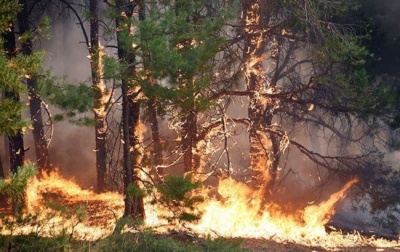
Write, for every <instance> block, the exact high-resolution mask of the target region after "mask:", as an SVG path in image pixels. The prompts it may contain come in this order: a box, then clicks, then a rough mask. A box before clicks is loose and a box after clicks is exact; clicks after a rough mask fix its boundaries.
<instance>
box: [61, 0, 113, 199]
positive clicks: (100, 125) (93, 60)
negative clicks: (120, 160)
mask: <svg viewBox="0 0 400 252" xmlns="http://www.w3.org/2000/svg"><path fill="white" fill-rule="evenodd" d="M61 2H62V3H63V4H65V6H66V8H67V9H69V10H71V11H72V13H73V14H74V16H75V17H76V19H77V20H78V24H79V26H80V28H81V30H82V34H83V37H84V41H85V44H86V46H87V48H88V51H89V59H90V68H91V79H92V85H91V89H92V93H93V100H92V101H89V102H88V101H80V102H78V103H79V105H83V106H80V107H78V108H75V107H74V106H73V104H70V105H67V104H66V105H65V107H68V109H71V108H72V109H73V110H76V109H77V110H78V112H83V111H84V110H85V109H86V108H87V105H89V104H92V105H93V107H92V109H93V114H94V127H95V154H96V172H97V187H96V191H97V192H103V191H104V190H105V189H106V183H105V176H106V171H107V162H106V161H107V148H106V138H107V123H106V114H107V111H108V109H109V108H110V106H109V105H110V101H111V99H110V92H109V90H108V88H107V85H106V83H105V81H104V77H103V71H104V68H103V56H104V52H103V48H102V46H101V45H100V37H99V31H100V28H99V21H100V18H99V1H95V0H91V1H90V2H89V7H88V8H89V10H88V15H89V23H90V33H88V32H87V30H86V27H85V24H84V22H85V20H86V19H85V17H84V14H80V13H79V10H80V9H81V8H82V7H85V6H82V5H80V4H78V3H74V2H69V1H66V0H62V1H61ZM55 4H58V3H57V2H55ZM82 12H83V13H84V11H83V10H82ZM88 34H89V35H88ZM70 88H71V89H72V91H76V88H73V87H72V86H71V87H70ZM82 88H83V89H85V88H84V87H83V86H82V85H79V88H78V90H79V89H82ZM84 91H85V92H86V93H89V92H88V91H86V90H84ZM72 93H73V92H71V94H72ZM65 94H66V95H68V94H67V93H65ZM67 100H68V98H67ZM71 105H72V106H71ZM74 115H75V113H74ZM88 121H90V120H85V119H84V122H83V124H84V125H85V123H86V122H88Z"/></svg>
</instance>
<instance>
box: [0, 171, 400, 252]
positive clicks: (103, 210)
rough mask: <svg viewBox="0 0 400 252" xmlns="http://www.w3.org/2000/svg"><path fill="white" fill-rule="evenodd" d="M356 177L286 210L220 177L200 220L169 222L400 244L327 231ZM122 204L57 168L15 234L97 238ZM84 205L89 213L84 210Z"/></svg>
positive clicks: (344, 243)
mask: <svg viewBox="0 0 400 252" xmlns="http://www.w3.org/2000/svg"><path fill="white" fill-rule="evenodd" d="M355 183H357V179H353V180H351V181H349V182H348V183H347V184H346V185H345V186H344V187H343V188H342V189H341V190H339V191H338V192H336V193H334V194H332V195H331V196H330V197H329V199H327V200H326V201H323V202H321V203H320V204H318V205H309V206H307V207H306V208H304V209H303V210H299V211H297V212H296V213H292V214H285V213H283V211H282V210H281V209H280V207H279V206H277V205H273V204H271V205H267V206H262V205H261V204H262V202H261V197H260V192H258V191H254V190H252V189H251V188H250V187H248V186H247V185H245V184H243V183H241V182H237V181H234V180H233V179H225V180H222V181H220V183H219V187H218V194H219V195H218V197H211V198H210V197H209V198H207V196H206V195H209V194H210V190H209V189H207V188H203V189H201V190H200V191H199V192H198V194H201V195H202V196H203V197H205V198H206V200H205V201H204V202H203V203H202V204H201V205H199V206H198V211H199V212H201V213H202V218H201V219H200V220H199V221H198V222H197V223H193V224H186V225H183V226H178V224H177V225H172V226H171V224H169V225H168V227H169V228H173V229H180V228H183V229H186V230H190V231H191V232H193V233H196V234H198V235H199V236H208V237H217V236H223V237H242V238H260V239H271V240H275V241H278V242H294V243H298V244H303V245H308V246H320V247H324V248H329V249H335V248H339V247H352V246H362V245H369V246H375V247H380V248H385V247H392V248H393V247H398V246H399V242H398V241H397V242H396V241H388V240H384V239H375V238H365V237H362V236H361V235H360V234H358V233H354V234H342V233H340V232H329V233H328V232H327V231H326V229H325V225H326V224H327V223H328V221H329V220H330V218H331V217H332V216H333V215H334V213H335V209H334V208H335V205H336V203H338V202H339V201H340V200H342V199H343V198H344V197H345V194H346V192H347V190H348V189H349V188H350V187H351V186H352V185H354V184H355ZM217 198H218V199H217ZM148 202H150V200H148ZM123 204H124V201H123V197H122V196H121V195H120V194H118V193H102V194H95V193H93V192H92V191H90V190H85V189H82V188H81V187H79V186H78V185H77V184H76V183H74V182H73V181H69V180H66V179H64V178H62V177H61V176H60V175H59V174H58V173H56V172H54V173H51V174H50V175H49V176H44V177H43V178H42V179H41V180H38V179H34V180H33V181H31V182H30V183H29V187H28V190H27V211H26V214H27V215H28V214H32V215H37V219H36V221H35V223H37V224H36V225H31V222H28V223H26V225H25V226H19V227H18V228H15V229H14V230H13V231H12V232H13V234H14V235H18V234H27V233H31V232H35V233H37V234H39V235H42V236H54V235H56V234H60V233H66V234H72V236H73V237H74V238H76V239H82V240H96V239H99V238H102V237H105V236H107V235H109V234H110V233H111V232H112V231H113V229H114V227H115V224H116V220H117V219H118V218H120V217H122V214H123V209H124V206H123ZM57 205H58V207H57ZM62 206H64V207H65V209H63V207H62ZM82 208H83V210H82ZM81 210H82V212H85V214H81V213H80V211H81ZM169 213H170V212H169V211H168V210H166V209H163V208H162V207H160V206H158V205H151V204H150V203H147V204H146V217H147V218H146V225H147V226H151V227H153V228H155V229H156V230H158V231H160V232H162V230H163V229H162V227H163V226H164V225H165V224H166V223H167V222H166V221H165V220H163V219H162V218H161V217H160V216H163V215H168V214H169ZM3 226H4V225H3ZM2 234H10V230H5V229H4V228H3V230H2Z"/></svg>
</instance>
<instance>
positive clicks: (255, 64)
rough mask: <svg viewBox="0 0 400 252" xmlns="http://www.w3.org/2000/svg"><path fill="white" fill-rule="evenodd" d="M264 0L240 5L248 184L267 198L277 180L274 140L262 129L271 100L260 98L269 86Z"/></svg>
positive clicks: (268, 120) (267, 121)
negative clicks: (246, 98) (246, 101)
mask: <svg viewBox="0 0 400 252" xmlns="http://www.w3.org/2000/svg"><path fill="white" fill-rule="evenodd" d="M268 3H269V1H267V0H245V1H243V3H242V7H243V20H244V36H245V38H244V55H243V56H244V60H245V81H246V88H247V91H249V93H250V95H249V105H248V117H249V120H250V122H251V126H250V129H249V142H250V167H251V169H252V181H253V185H254V186H255V187H256V188H260V189H261V190H263V191H264V192H265V194H266V197H268V196H270V192H271V190H272V187H273V186H274V184H275V181H276V177H277V168H278V167H277V163H276V162H277V159H276V155H275V152H274V151H275V150H276V147H277V146H276V141H275V139H274V137H273V136H272V135H271V134H269V133H267V132H266V131H265V130H264V129H265V128H266V127H268V126H270V125H271V122H272V117H273V101H272V100H268V99H266V98H264V97H262V95H260V94H261V92H262V90H264V89H265V88H268V87H269V85H270V83H267V82H266V81H265V79H264V72H263V65H262V61H263V54H264V51H265V49H266V44H267V42H266V41H267V39H268V38H266V34H267V33H266V31H267V29H268V14H267V11H268V8H269V7H268Z"/></svg>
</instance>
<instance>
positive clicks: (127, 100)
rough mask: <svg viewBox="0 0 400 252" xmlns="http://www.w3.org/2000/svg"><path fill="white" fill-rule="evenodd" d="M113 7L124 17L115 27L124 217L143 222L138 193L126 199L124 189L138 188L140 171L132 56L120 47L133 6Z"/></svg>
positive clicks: (119, 2) (120, 1)
mask: <svg viewBox="0 0 400 252" xmlns="http://www.w3.org/2000/svg"><path fill="white" fill-rule="evenodd" d="M116 7H117V9H118V10H119V11H121V10H123V12H124V15H121V16H118V17H117V18H116V26H117V27H118V32H117V42H118V58H119V60H120V61H121V62H122V63H123V64H126V67H125V70H124V72H123V73H122V86H121V90H122V130H123V141H124V147H123V152H124V171H125V179H124V187H125V211H124V215H125V216H133V217H134V218H138V219H141V220H143V219H144V216H145V212H144V204H143V197H142V195H141V194H140V193H138V194H137V195H129V193H128V191H127V189H128V187H129V186H137V187H139V184H138V181H139V177H138V173H139V170H140V168H141V167H140V164H141V157H142V150H141V147H140V139H139V134H140V133H138V132H137V128H138V125H139V113H140V103H139V102H138V101H137V95H138V91H137V90H134V89H133V88H132V87H130V86H129V84H130V79H131V78H130V77H131V76H133V75H134V74H135V67H134V63H135V54H134V52H133V51H132V50H130V48H128V47H125V46H123V45H124V42H123V41H122V39H123V38H127V37H128V36H129V33H130V28H131V26H130V25H129V23H128V22H129V21H128V22H126V21H127V19H129V18H131V17H132V14H133V3H132V2H130V1H126V0H117V1H116Z"/></svg>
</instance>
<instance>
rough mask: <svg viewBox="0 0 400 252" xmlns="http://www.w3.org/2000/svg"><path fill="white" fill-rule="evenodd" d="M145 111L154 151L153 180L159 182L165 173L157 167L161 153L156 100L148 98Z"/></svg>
mask: <svg viewBox="0 0 400 252" xmlns="http://www.w3.org/2000/svg"><path fill="white" fill-rule="evenodd" d="M150 85H152V83H150ZM147 109H148V110H149V114H150V128H151V137H152V142H153V151H154V167H155V173H156V178H155V179H156V181H158V182H160V181H162V178H163V177H164V175H165V171H164V169H163V168H160V167H159V166H160V165H161V164H162V159H163V153H162V145H161V138H160V131H159V126H158V119H157V100H156V99H155V98H154V97H150V98H149V101H148V102H147Z"/></svg>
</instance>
